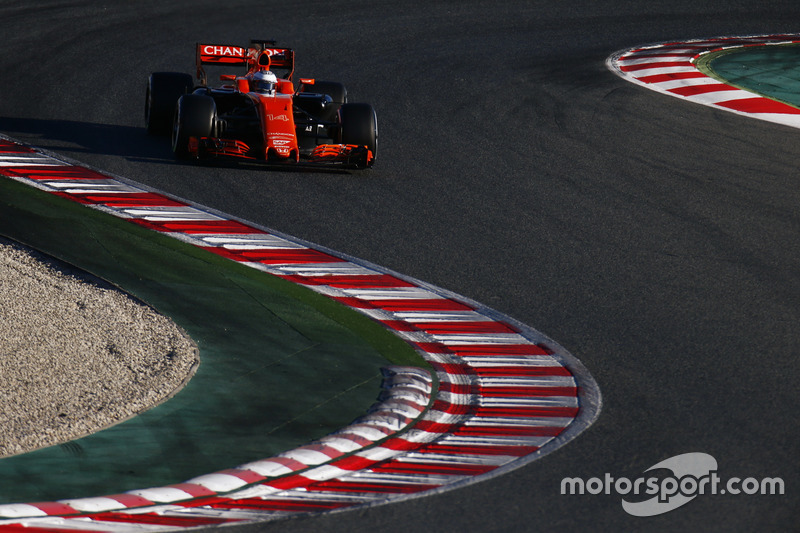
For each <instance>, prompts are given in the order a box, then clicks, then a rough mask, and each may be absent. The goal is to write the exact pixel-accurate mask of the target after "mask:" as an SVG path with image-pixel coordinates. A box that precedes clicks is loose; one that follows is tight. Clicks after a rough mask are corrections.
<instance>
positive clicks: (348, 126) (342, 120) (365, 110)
mask: <svg viewBox="0 0 800 533" xmlns="http://www.w3.org/2000/svg"><path fill="white" fill-rule="evenodd" d="M339 142H340V143H342V144H357V145H359V146H366V147H367V148H369V149H370V151H372V157H373V159H372V161H370V163H369V166H372V164H373V163H374V162H375V158H377V156H378V118H377V115H376V114H375V110H374V109H373V108H372V106H371V105H369V104H343V105H342V107H340V108H339Z"/></svg>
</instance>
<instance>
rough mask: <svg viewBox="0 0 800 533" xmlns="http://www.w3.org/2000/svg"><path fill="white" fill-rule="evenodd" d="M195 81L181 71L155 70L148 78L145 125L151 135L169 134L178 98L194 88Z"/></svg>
mask: <svg viewBox="0 0 800 533" xmlns="http://www.w3.org/2000/svg"><path fill="white" fill-rule="evenodd" d="M193 86H194V81H193V80H192V77H191V76H190V75H189V74H184V73H181V72H153V73H152V74H150V77H149V78H148V79H147V93H146V95H145V102H144V125H145V128H146V129H147V133H149V134H151V135H169V132H170V128H171V126H172V115H173V113H174V111H175V104H176V102H177V101H178V98H180V97H181V96H183V95H184V94H186V93H188V92H189V91H191V90H192V87H193Z"/></svg>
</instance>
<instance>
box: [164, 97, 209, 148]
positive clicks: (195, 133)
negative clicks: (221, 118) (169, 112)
mask: <svg viewBox="0 0 800 533" xmlns="http://www.w3.org/2000/svg"><path fill="white" fill-rule="evenodd" d="M174 117H175V118H174V120H173V123H172V151H173V152H174V153H175V157H177V158H178V159H186V158H188V157H189V156H190V155H191V152H190V150H189V141H190V139H191V138H192V137H196V138H198V139H199V138H201V137H212V136H213V135H214V124H215V123H216V121H217V106H216V104H215V103H214V99H213V98H211V97H210V96H206V95H204V94H186V95H183V96H181V97H180V98H179V99H178V103H177V105H176V106H175V115H174Z"/></svg>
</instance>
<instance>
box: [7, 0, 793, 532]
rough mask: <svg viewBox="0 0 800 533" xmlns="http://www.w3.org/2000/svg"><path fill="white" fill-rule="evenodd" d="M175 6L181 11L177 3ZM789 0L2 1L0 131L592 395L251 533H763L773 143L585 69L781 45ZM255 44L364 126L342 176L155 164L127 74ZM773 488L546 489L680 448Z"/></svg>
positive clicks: (783, 508)
mask: <svg viewBox="0 0 800 533" xmlns="http://www.w3.org/2000/svg"><path fill="white" fill-rule="evenodd" d="M189 6H191V7H189ZM797 20H800V6H798V5H797V4H795V3H792V2H761V3H759V4H758V7H754V5H753V4H752V3H747V2H703V3H697V2H689V1H674V2H663V1H654V2H648V3H647V5H646V6H644V5H643V4H642V3H641V2H602V1H601V2H589V1H579V2H570V3H569V5H568V6H566V5H561V3H557V4H555V3H552V2H523V1H512V2H507V3H502V4H498V3H490V2H469V1H466V2H465V1H459V2H441V3H436V4H435V5H431V4H430V3H428V2H416V1H411V2H406V3H403V4H402V5H398V4H397V3H389V2H347V3H345V4H338V3H325V4H322V3H319V2H304V1H300V2H292V3H290V4H289V3H286V4H284V3H278V2H263V1H262V2H257V3H256V2H237V1H230V2H225V3H219V2H205V1H198V2H191V3H188V2H187V3H185V4H184V3H179V2H169V3H165V2H138V3H136V4H131V5H127V4H120V5H117V4H107V3H101V2H95V3H92V2H70V3H68V4H66V5H64V6H59V3H57V2H36V3H27V4H23V3H16V4H4V5H3V6H2V7H0V21H1V22H0V24H1V25H2V28H3V35H4V44H3V52H4V53H3V56H2V58H1V59H0V68H1V69H2V72H3V76H2V81H0V94H1V95H2V98H0V131H3V132H5V133H7V134H9V135H11V136H13V137H15V138H17V139H20V140H22V141H24V142H28V143H31V144H34V145H37V146H41V147H44V148H47V149H50V150H53V151H55V152H58V153H62V154H64V155H66V156H68V157H72V158H74V159H77V160H80V161H83V162H86V163H87V164H90V165H93V166H95V167H98V168H101V169H103V170H107V171H110V172H113V173H116V174H119V175H122V176H125V177H127V178H130V179H133V180H136V181H139V182H141V183H144V184H147V185H149V186H153V187H156V188H158V189H161V190H164V191H166V192H168V193H171V194H175V195H177V196H180V197H183V198H187V199H189V200H192V201H194V202H198V203H201V204H204V205H208V206H211V207H213V208H215V209H219V210H221V211H223V212H226V213H230V214H231V215H233V216H236V217H241V218H244V219H247V220H251V221H254V222H256V223H258V224H262V225H264V226H267V227H272V228H276V229H279V230H281V231H283V232H286V233H288V234H290V235H295V236H297V237H300V238H303V239H307V240H309V241H312V242H316V243H320V244H322V245H324V246H327V247H330V248H333V249H336V250H339V251H341V252H344V253H347V254H350V255H353V256H355V257H359V258H362V259H366V260H368V261H371V262H374V263H377V264H380V265H383V266H385V267H388V268H391V269H393V270H396V271H399V272H402V273H404V274H407V275H410V276H413V277H415V278H417V279H421V280H425V281H427V282H430V283H433V284H435V285H438V286H441V287H444V288H446V289H449V290H452V291H455V292H456V293H459V294H463V295H465V296H468V297H470V298H473V299H475V300H478V301H480V302H482V303H484V304H486V305H489V306H491V307H494V308H495V309H497V310H499V311H501V312H503V313H505V314H507V315H509V316H511V317H514V318H516V319H518V320H520V321H522V322H523V323H526V324H529V325H531V326H532V327H535V328H536V329H538V330H540V331H542V332H543V333H545V334H546V335H548V336H550V337H552V338H553V339H555V340H556V341H557V342H558V343H559V344H561V345H563V346H564V347H565V348H566V349H567V350H569V351H570V352H571V353H572V354H573V355H575V356H576V357H577V358H578V359H580V360H581V361H582V363H583V364H584V365H585V366H586V367H587V368H588V369H589V371H590V372H591V373H592V375H593V377H594V378H595V379H596V381H597V382H598V384H599V386H600V388H601V391H602V393H603V401H604V406H603V411H602V412H601V415H600V418H599V419H598V421H597V422H596V423H595V424H594V425H593V426H592V427H590V428H589V429H588V430H587V431H585V432H584V433H583V434H582V435H580V436H579V437H578V438H577V439H575V440H574V441H573V442H571V443H570V444H569V445H567V446H565V447H563V448H561V449H559V450H558V451H556V452H555V453H553V454H550V455H548V456H547V457H545V458H543V459H542V460H539V461H534V462H533V463H531V464H529V465H528V466H526V467H524V468H521V469H519V470H516V471H513V472H511V473H509V474H506V475H504V476H501V477H498V478H495V479H492V480H489V481H486V482H483V483H478V484H475V485H472V486H469V487H466V488H463V489H460V490H457V491H453V492H446V493H443V494H440V495H435V496H431V497H426V498H421V499H415V500H410V501H406V502H401V503H396V504H392V505H388V506H381V507H376V508H372V509H367V510H360V511H351V512H344V513H336V514H331V515H325V516H314V517H304V518H299V519H292V520H290V521H287V522H276V523H270V524H266V525H263V526H252V527H250V529H251V530H252V529H256V528H257V529H259V530H263V531H323V530H324V531H375V530H379V529H380V530H383V531H405V530H409V529H412V528H413V529H416V530H419V531H427V530H440V531H533V530H543V531H556V530H558V531H562V530H578V529H588V530H595V531H619V530H628V531H637V530H639V531H674V530H677V529H689V530H706V531H713V530H718V531H752V530H760V531H769V530H774V531H786V530H791V529H792V528H795V527H796V525H795V518H796V516H797V512H798V510H800V497H798V480H800V470H799V469H798V461H797V457H798V456H800V446H798V442H800V430H799V429H798V425H797V423H796V418H797V417H796V412H797V409H798V403H800V402H799V401H798V394H797V387H796V384H795V381H794V380H795V378H796V376H797V374H798V362H797V356H798V355H800V346H798V344H799V343H798V337H799V336H798V333H797V325H798V323H800V274H799V272H800V240H799V239H798V238H797V235H798V231H800V220H798V205H800V192H799V191H800V188H799V187H798V181H799V180H800V178H798V172H797V170H796V169H797V161H798V160H800V143H798V142H797V141H798V139H800V132H798V131H797V130H794V129H791V128H788V127H785V126H779V125H774V124H768V123H762V122H759V121H756V120H752V119H746V118H743V117H740V116H737V115H734V114H729V113H725V112H722V111H719V110H714V109H710V108H706V107H703V106H699V105H693V104H691V103H688V102H683V101H680V100H678V99H676V98H671V97H667V96H664V95H660V94H657V93H654V92H651V91H648V90H646V89H644V88H641V87H638V86H635V85H633V84H630V83H627V82H626V81H624V80H622V79H620V78H618V77H616V76H615V75H613V74H612V73H611V72H609V71H608V70H607V69H606V67H605V64H604V61H605V59H606V58H607V57H608V56H609V55H610V54H612V53H613V52H615V51H617V50H620V49H623V48H627V47H630V46H635V45H638V44H647V43H652V42H661V41H669V40H682V39H692V38H702V37H713V36H723V35H747V34H760V33H774V32H791V31H796V30H797V27H796V26H794V25H793V22H796V21H797ZM251 37H257V38H274V39H277V40H279V41H280V42H281V43H284V44H286V45H289V46H292V47H293V48H295V50H296V51H297V63H298V68H297V73H298V75H300V76H303V77H316V78H318V79H333V80H339V81H342V82H344V83H345V84H346V85H347V86H348V89H349V92H350V99H351V101H368V102H370V103H372V104H373V105H374V107H375V108H376V110H377V113H378V117H379V125H380V140H379V153H378V162H377V164H376V166H375V168H374V169H373V170H371V171H369V172H365V173H321V172H277V171H264V170H249V169H241V168H227V167H215V168H207V167H202V166H194V165H182V164H175V163H174V162H173V160H172V158H171V154H170V152H169V149H168V147H167V146H166V143H165V142H163V141H160V140H156V139H152V138H149V137H147V136H146V135H145V134H144V132H143V130H142V128H141V121H142V107H143V97H144V81H145V79H146V77H147V75H148V73H149V72H151V71H155V70H182V71H186V72H191V71H192V67H193V60H194V50H193V46H194V43H195V42H196V41H198V40H209V41H211V40H213V41H220V42H230V43H231V44H240V43H242V44H243V43H245V42H246V40H248V39H249V38H251ZM695 451H697V452H704V453H707V454H710V455H712V456H713V457H715V458H716V460H717V461H718V463H719V474H720V476H722V477H723V478H728V477H733V476H738V477H748V476H752V477H756V478H763V477H774V476H780V477H782V478H783V479H784V480H785V482H786V494H785V495H783V496H746V495H738V496H733V495H725V496H720V495H717V496H702V497H698V498H696V499H695V500H694V501H692V502H690V503H689V504H687V505H685V506H684V507H681V508H680V509H677V510H674V511H671V512H669V513H667V514H664V515H660V516H657V517H652V518H636V517H632V516H629V515H627V514H626V513H625V512H624V511H623V510H622V508H621V505H620V499H621V497H620V496H619V495H616V494H613V493H612V494H609V495H605V494H603V495H584V496H566V495H561V494H560V484H561V480H562V478H564V477H580V478H583V479H589V478H592V477H600V478H602V477H603V476H604V474H605V473H609V474H611V475H612V476H614V477H615V478H616V477H623V476H625V477H629V478H635V477H637V476H639V475H641V474H642V472H644V471H645V470H646V469H647V468H649V467H650V466H652V465H654V464H656V463H658V462H659V461H662V460H664V459H667V458H669V457H672V456H674V455H677V454H681V453H687V452H695Z"/></svg>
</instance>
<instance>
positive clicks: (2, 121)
mask: <svg viewBox="0 0 800 533" xmlns="http://www.w3.org/2000/svg"><path fill="white" fill-rule="evenodd" d="M0 132H3V133H4V134H6V135H8V136H10V137H12V138H14V139H17V140H19V141H21V142H24V143H27V144H30V145H32V146H35V147H37V148H43V149H45V150H51V151H53V152H56V153H59V154H63V155H65V156H67V157H70V158H74V159H76V160H79V161H80V160H81V155H82V154H96V155H110V156H118V157H122V158H125V159H127V160H129V161H133V162H137V163H159V164H168V165H188V166H197V165H201V164H202V165H206V166H214V167H216V168H232V169H233V168H235V169H239V170H244V171H246V170H250V171H258V172H264V171H265V170H267V171H269V170H276V171H280V172H314V173H330V174H351V172H350V170H348V169H341V168H338V169H337V168H321V167H319V166H314V167H309V166H305V165H302V164H301V165H291V166H289V165H266V164H262V163H246V162H245V163H243V162H239V161H226V160H214V161H203V162H202V163H199V162H195V161H178V160H176V159H175V156H174V155H173V153H172V149H171V147H170V141H169V138H168V137H160V136H154V135H148V134H147V132H146V131H145V129H144V128H143V127H133V126H119V125H112V124H95V123H91V122H80V121H74V120H42V119H30V118H16V117H0Z"/></svg>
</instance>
